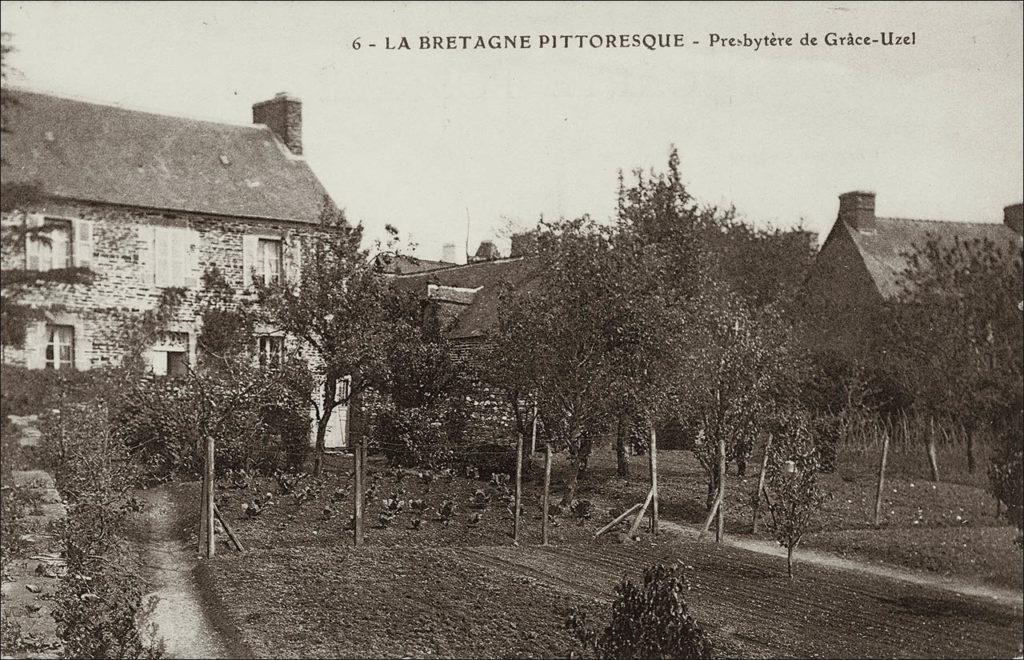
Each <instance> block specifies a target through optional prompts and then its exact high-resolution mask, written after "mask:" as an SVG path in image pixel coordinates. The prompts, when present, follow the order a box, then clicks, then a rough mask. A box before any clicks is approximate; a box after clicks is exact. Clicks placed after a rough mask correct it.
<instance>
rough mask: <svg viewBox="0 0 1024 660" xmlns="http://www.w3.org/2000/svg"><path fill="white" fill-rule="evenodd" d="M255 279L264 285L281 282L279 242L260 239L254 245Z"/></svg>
mask: <svg viewBox="0 0 1024 660" xmlns="http://www.w3.org/2000/svg"><path fill="white" fill-rule="evenodd" d="M256 277H258V278H260V279H262V280H263V283H264V284H272V283H274V282H280V281H281V241H279V240H277V239H273V238H261V239H259V241H258V242H257V244H256Z"/></svg>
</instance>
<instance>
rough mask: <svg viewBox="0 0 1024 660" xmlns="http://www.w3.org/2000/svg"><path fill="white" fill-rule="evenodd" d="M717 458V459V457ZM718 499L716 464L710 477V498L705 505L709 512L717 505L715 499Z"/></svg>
mask: <svg viewBox="0 0 1024 660" xmlns="http://www.w3.org/2000/svg"><path fill="white" fill-rule="evenodd" d="M716 458H717V457H716ZM716 497H718V465H717V464H716V465H715V466H714V467H713V468H711V470H710V472H709V477H708V498H707V502H706V503H705V504H704V508H705V509H706V510H708V511H710V510H711V507H712V506H713V505H714V503H715V498H716Z"/></svg>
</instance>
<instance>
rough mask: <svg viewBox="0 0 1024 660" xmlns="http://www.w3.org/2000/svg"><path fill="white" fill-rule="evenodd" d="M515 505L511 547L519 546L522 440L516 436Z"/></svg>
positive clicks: (521, 495)
mask: <svg viewBox="0 0 1024 660" xmlns="http://www.w3.org/2000/svg"><path fill="white" fill-rule="evenodd" d="M516 436H517V438H516V503H515V508H514V509H513V510H512V545H519V512H520V510H521V508H522V501H523V500H522V497H523V438H522V436H520V435H519V434H518V433H517V434H516Z"/></svg>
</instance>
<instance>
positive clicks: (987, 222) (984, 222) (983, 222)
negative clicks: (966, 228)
mask: <svg viewBox="0 0 1024 660" xmlns="http://www.w3.org/2000/svg"><path fill="white" fill-rule="evenodd" d="M875 219H876V220H898V221H902V222H933V223H942V224H947V225H990V226H998V225H1002V224H1003V223H1002V222H998V221H996V222H993V221H991V220H981V221H979V220H936V219H934V218H898V217H895V216H878V217H877V218H875Z"/></svg>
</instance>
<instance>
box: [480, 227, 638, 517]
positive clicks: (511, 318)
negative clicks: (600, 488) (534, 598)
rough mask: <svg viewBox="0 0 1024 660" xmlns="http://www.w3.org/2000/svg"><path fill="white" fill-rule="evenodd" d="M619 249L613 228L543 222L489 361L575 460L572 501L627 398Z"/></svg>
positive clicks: (505, 301)
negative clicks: (527, 397)
mask: <svg viewBox="0 0 1024 660" xmlns="http://www.w3.org/2000/svg"><path fill="white" fill-rule="evenodd" d="M611 250H612V243H611V241H610V240H609V234H608V231H607V229H606V228H603V227H599V226H598V225H596V224H595V223H594V222H593V221H591V220H590V219H589V218H587V217H583V218H579V219H576V220H571V221H560V222H555V223H547V222H543V221H542V222H541V224H540V227H539V231H538V234H537V256H536V261H535V264H534V268H533V271H532V272H531V274H530V277H528V278H527V279H526V280H525V281H522V282H520V283H519V284H518V285H517V286H515V287H509V288H507V289H506V290H505V291H503V292H502V295H501V298H500V303H499V307H500V310H499V330H498V332H497V333H496V336H495V337H494V338H493V345H492V349H491V350H490V352H489V355H488V359H487V363H488V367H489V373H490V376H491V379H492V381H493V382H495V383H496V384H498V385H500V386H502V387H504V388H506V390H508V391H511V392H515V393H520V392H526V393H531V394H532V396H533V397H535V399H536V401H537V410H538V415H539V416H540V419H541V420H542V423H543V426H544V429H545V431H546V433H547V434H549V436H550V437H551V439H552V441H553V442H554V444H555V445H556V446H558V447H562V448H565V449H566V450H567V451H568V452H569V454H570V456H572V458H573V463H574V470H573V472H572V473H571V476H570V478H569V481H568V484H567V488H566V492H565V495H564V502H565V503H566V504H568V503H571V502H572V501H573V498H574V497H575V490H576V485H577V482H578V479H579V475H580V472H581V471H582V470H585V469H586V465H587V460H588V458H589V454H590V450H591V448H592V443H593V439H594V436H595V435H597V434H599V433H601V432H602V431H603V430H604V429H605V428H606V426H607V424H608V420H609V415H610V412H611V401H613V400H614V398H615V397H616V396H618V395H619V393H618V392H617V391H616V388H615V373H614V369H615V364H614V361H613V359H612V357H611V355H610V348H611V345H612V343H613V341H614V337H615V336H616V332H617V328H618V323H617V321H618V319H617V318H616V316H615V313H614V311H615V310H614V303H613V302H612V300H613V299H614V295H613V294H612V293H611V292H612V291H613V290H614V289H615V281H614V272H613V270H612V269H611V268H609V263H610V262H611V259H612V255H611Z"/></svg>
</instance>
